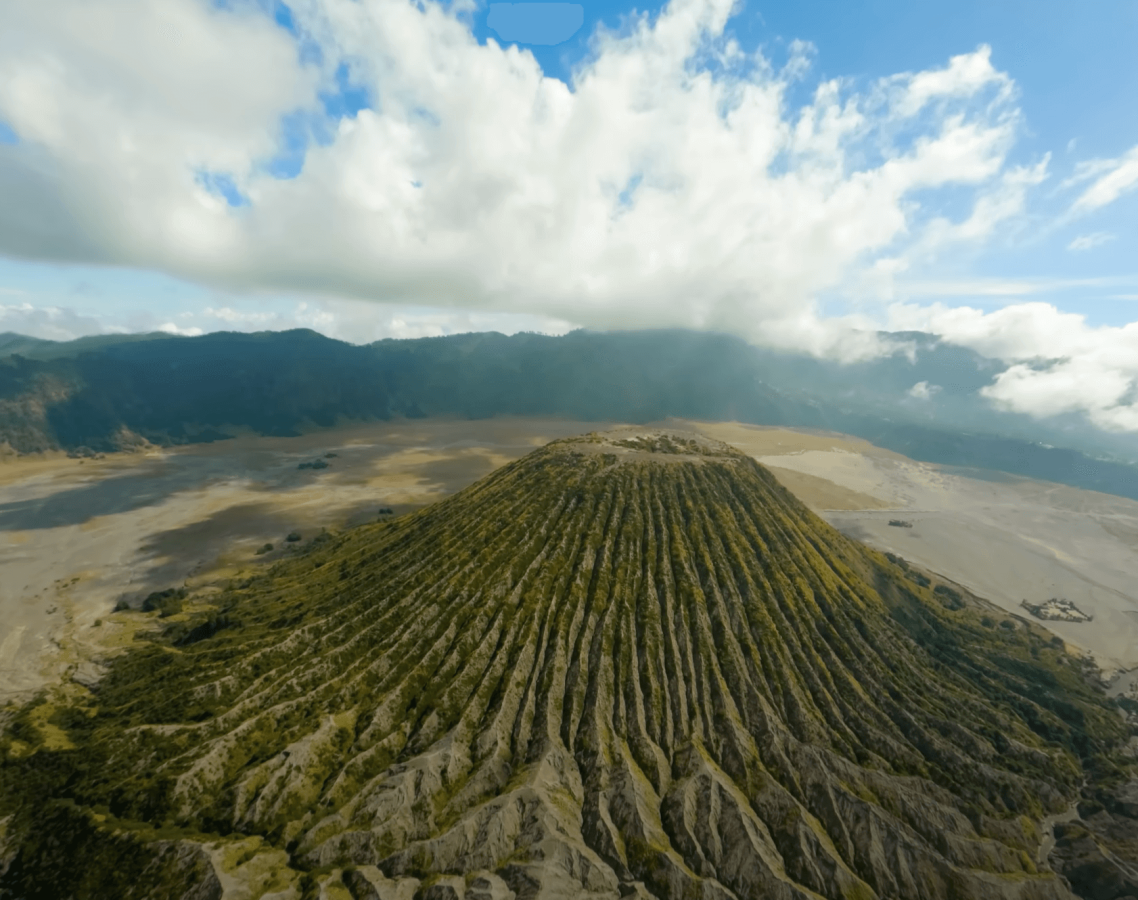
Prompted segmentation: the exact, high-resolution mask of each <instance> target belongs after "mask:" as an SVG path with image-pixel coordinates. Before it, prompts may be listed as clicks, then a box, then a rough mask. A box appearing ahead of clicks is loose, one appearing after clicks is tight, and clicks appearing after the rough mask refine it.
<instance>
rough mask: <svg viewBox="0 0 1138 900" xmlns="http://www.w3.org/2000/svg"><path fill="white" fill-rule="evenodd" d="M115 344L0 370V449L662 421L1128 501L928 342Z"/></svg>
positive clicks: (694, 339) (1108, 470)
mask: <svg viewBox="0 0 1138 900" xmlns="http://www.w3.org/2000/svg"><path fill="white" fill-rule="evenodd" d="M129 337H130V339H129V340H128V338H127V337H121V338H118V337H116V338H114V339H113V340H112V338H111V337H107V339H106V341H107V343H105V344H104V345H103V346H101V347H98V348H95V349H91V350H84V351H83V352H77V353H76V355H73V356H56V357H53V358H51V359H29V358H25V357H22V356H19V355H9V356H2V355H0V447H2V445H3V444H5V443H6V444H7V445H8V448H9V449H10V450H14V451H16V452H19V453H29V452H42V451H49V450H58V449H64V450H67V451H69V452H71V453H74V454H76V455H85V454H91V453H95V452H110V451H113V450H122V449H131V448H134V447H138V446H141V445H143V444H144V443H145V442H151V443H154V444H159V445H167V446H168V445H177V444H184V443H193V442H200V441H213V440H219V439H224V438H225V437H227V436H228V434H229V433H230V432H229V431H227V429H251V430H253V431H254V432H257V433H260V434H266V435H277V436H288V435H295V434H297V433H299V432H300V431H302V430H304V429H306V428H311V427H328V426H331V425H333V424H335V423H336V422H339V421H345V420H354V421H367V420H376V419H388V418H391V417H396V416H406V417H410V418H417V417H422V416H436V415H450V416H460V417H466V418H488V417H491V416H494V415H499V414H504V415H562V416H566V417H569V418H574V419H581V420H589V421H598V422H600V421H607V422H639V423H644V422H651V421H660V420H663V419H665V418H669V417H676V418H687V419H702V420H712V421H727V420H738V421H742V422H746V423H750V424H762V425H786V426H793V427H806V428H818V429H825V430H830V431H837V432H843V433H847V434H853V435H856V436H858V437H862V438H864V439H866V440H869V441H871V442H872V443H875V444H878V445H880V446H883V447H886V448H887V449H891V450H894V451H896V452H899V453H903V454H905V455H907V456H910V457H912V458H914V459H918V460H922V461H927V462H936V463H944V464H949V465H957V466H977V467H982V468H993V469H999V470H1001V471H1007V472H1011V473H1013V474H1017V475H1022V476H1026V477H1031V478H1037V479H1041V480H1046V481H1055V482H1060V483H1064V484H1070V485H1073V486H1075V487H1081V488H1087V489H1091V490H1099V491H1105V492H1107V493H1115V494H1119V495H1121V496H1126V497H1131V498H1135V499H1138V464H1131V463H1130V462H1127V461H1126V460H1131V461H1135V460H1138V445H1134V443H1133V441H1130V442H1129V443H1127V442H1126V441H1125V440H1124V439H1122V438H1119V437H1115V438H1111V437H1110V436H1109V435H1105V434H1102V435H1099V436H1098V437H1096V438H1095V439H1094V440H1093V441H1091V440H1090V439H1089V438H1087V437H1086V436H1085V434H1084V432H1086V429H1085V428H1083V429H1079V428H1074V424H1072V423H1070V422H1068V423H1065V424H1064V425H1063V427H1062V428H1052V427H1051V426H1045V425H1042V424H1031V423H1030V421H1029V420H1027V419H1025V418H1024V417H1016V416H1008V415H1005V414H999V413H997V412H995V411H993V410H991V409H990V408H988V405H987V404H986V403H985V402H982V401H980V400H979V399H978V394H977V393H976V391H977V390H978V388H979V386H982V385H983V383H985V381H986V380H987V379H988V378H990V376H991V374H992V373H991V372H988V371H987V370H985V371H984V372H981V371H980V369H981V368H983V366H982V365H981V364H982V363H983V360H982V358H980V357H977V356H976V354H972V353H971V352H970V351H965V350H963V349H961V348H953V347H945V346H942V345H941V344H939V343H936V342H935V341H932V339H931V338H930V339H929V340H926V341H924V342H923V343H921V345H920V347H919V348H918V351H917V353H918V357H919V365H920V367H923V368H920V367H914V363H911V362H909V361H908V359H907V358H905V357H891V358H888V359H885V360H879V361H876V362H872V363H861V364H851V365H849V366H842V365H839V364H837V363H828V362H825V361H821V360H814V359H812V358H808V357H802V356H795V355H793V354H786V353H778V352H775V351H763V350H759V349H758V348H756V347H753V346H751V345H749V344H747V343H745V342H744V341H742V340H740V339H738V338H732V337H728V336H725V335H716V334H706V333H695V332H680V331H649V332H616V333H594V332H572V333H570V334H568V335H565V336H563V337H550V336H546V335H537V334H524V333H523V334H518V335H513V336H510V337H507V336H505V335H500V334H495V333H487V334H469V335H455V336H449V337H439V338H423V339H414V340H405V341H404V340H384V341H379V342H376V343H375V344H371V345H366V346H355V345H350V344H345V343H343V342H339V341H334V340H332V339H330V338H326V337H323V336H322V335H319V334H317V333H315V332H311V331H296V332H280V333H277V332H262V333H256V334H244V333H236V332H219V333H216V334H211V335H204V336H201V337H169V336H166V337H163V336H160V335H158V336H156V335H148V336H129ZM930 342H931V343H930ZM61 352H62V350H60V348H55V349H54V350H52V353H61ZM930 354H931V355H930ZM985 365H986V364H985ZM978 367H979V368H978ZM919 377H926V378H928V377H936V378H937V379H939V381H940V382H942V383H943V384H942V387H944V390H942V391H940V392H938V393H937V394H936V395H935V397H933V398H931V399H929V400H927V401H917V400H914V399H913V398H912V397H910V396H908V393H907V391H908V387H907V386H908V385H910V384H911V382H912V381H913V380H916V379H917V378H919ZM954 385H955V386H954ZM1075 424H1077V423H1075ZM1072 428H1074V430H1071V429H1072ZM1080 435H1082V436H1080ZM1110 441H1113V442H1114V443H1112V444H1110V446H1109V448H1108V446H1107V445H1108V443H1109V442H1110ZM1041 442H1042V443H1041ZM1050 445H1055V446H1050ZM1072 447H1081V448H1082V450H1079V449H1072ZM1108 450H1109V452H1110V453H1113V454H1114V457H1113V458H1106V457H1107V455H1109V454H1108ZM1082 451H1087V452H1082ZM1088 453H1091V454H1092V455H1088ZM1097 457H1103V458H1097Z"/></svg>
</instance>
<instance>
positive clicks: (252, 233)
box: [0, 0, 1138, 430]
mask: <svg viewBox="0 0 1138 900" xmlns="http://www.w3.org/2000/svg"><path fill="white" fill-rule="evenodd" d="M732 7H733V3H732V0H673V2H672V3H671V4H670V5H669V6H668V7H667V8H666V9H665V10H664V12H663V13H661V14H660V15H659V16H657V17H655V18H651V19H650V18H646V17H641V18H635V19H633V20H631V21H630V22H628V23H627V25H626V27H624V28H623V29H622V30H621V31H619V32H609V31H603V30H602V31H599V32H598V33H597V34H596V35H595V36H594V38H593V45H592V47H593V49H592V54H591V56H590V58H589V59H588V60H586V61H585V62H583V63H582V64H581V65H580V66H579V67H578V68H577V70H576V72H575V74H574V78H573V80H572V84H571V85H566V84H565V83H563V82H561V81H559V80H556V79H551V78H548V77H545V76H544V75H543V74H542V72H541V69H540V67H539V66H538V64H537V63H536V61H535V60H534V58H533V57H532V56H531V55H530V54H529V53H527V52H525V51H523V50H519V49H518V48H516V47H502V46H499V45H498V44H496V43H495V42H493V41H488V42H487V43H486V44H485V45H481V44H479V43H478V42H477V41H476V40H475V38H474V37H473V35H472V33H471V29H470V27H469V24H468V17H469V10H467V9H466V7H465V6H463V5H462V4H457V5H456V6H455V7H453V8H445V7H443V6H440V5H438V4H437V3H433V2H424V3H408V2H404V0H296V2H293V3H291V4H290V12H289V15H288V17H286V18H283V19H282V20H281V22H283V24H282V23H281V22H277V21H274V20H273V18H272V17H270V16H268V15H266V14H265V12H264V10H263V9H262V8H261V4H258V3H254V2H251V0H250V2H230V3H228V4H224V5H221V4H211V3H208V2H205V0H165V2H163V3H161V4H154V3H151V2H146V0H104V2H102V3H99V4H90V3H87V2H84V0H59V2H57V3H53V4H43V3H42V2H37V0H10V2H8V3H6V4H5V5H4V9H3V11H2V12H0V120H2V121H3V122H4V123H6V125H7V126H8V127H9V128H10V130H11V132H12V133H13V134H14V135H15V136H16V140H15V142H14V143H5V144H0V195H2V196H5V197H6V198H9V199H8V202H6V203H4V204H2V205H0V254H5V255H9V256H14V257H21V258H27V259H39V260H59V261H65V262H87V263H96V264H110V265H119V266H131V267H144V268H153V269H159V270H162V271H165V272H169V273H171V274H174V275H177V276H179V277H183V278H187V279H190V280H193V281H196V282H199V283H205V284H210V285H215V286H217V287H219V288H222V289H224V290H226V291H232V292H241V291H274V292H282V291H283V292H293V293H303V292H311V293H313V294H317V295H323V296H339V297H345V298H354V299H356V300H359V299H372V300H379V301H383V302H387V303H399V304H417V305H423V306H430V307H438V308H459V309H463V310H468V311H478V312H479V313H491V314H527V315H531V316H541V317H549V318H551V319H553V320H558V321H564V322H572V323H576V324H580V325H585V326H590V327H597V328H611V327H632V326H641V327H643V326H659V325H666V326H679V327H694V328H711V329H717V330H724V331H729V332H733V333H736V334H740V335H742V336H744V337H746V338H748V339H750V340H753V341H755V342H758V343H764V344H771V345H776V346H781V347H789V348H795V349H801V350H805V351H808V352H811V353H815V354H820V355H831V356H839V357H843V358H857V357H859V356H865V355H867V354H872V353H876V352H880V351H881V349H882V348H881V347H879V346H878V345H877V342H876V341H875V340H874V339H873V338H872V337H869V336H867V335H871V334H872V331H873V328H874V327H875V326H876V325H878V324H882V322H883V320H884V319H885V318H886V310H887V307H888V303H887V301H886V299H885V298H890V297H895V296H900V295H903V292H902V294H899V293H898V287H897V282H898V279H899V278H901V277H905V276H906V275H907V274H912V273H914V272H917V271H920V269H921V267H922V266H923V265H924V264H925V263H926V262H927V261H928V260H930V259H935V258H937V257H938V255H941V254H944V253H946V252H950V251H951V250H952V249H953V248H956V247H960V246H964V245H975V244H977V243H980V242H983V241H985V240H989V239H991V238H992V237H993V235H994V234H996V233H997V231H998V230H1000V229H1003V228H1006V227H1008V225H1009V223H1012V222H1015V221H1016V220H1017V219H1018V218H1020V217H1022V216H1023V214H1024V211H1025V205H1026V198H1027V197H1028V194H1029V192H1030V191H1031V190H1032V189H1033V188H1035V187H1036V186H1037V185H1039V184H1040V183H1041V182H1042V181H1043V180H1044V179H1045V178H1046V177H1047V173H1048V165H1049V160H1048V159H1047V158H1046V157H1044V158H1041V159H1037V160H1033V161H1031V162H1030V163H1027V164H1013V163H1012V162H1011V161H1010V152H1011V149H1012V146H1013V144H1014V141H1015V138H1016V134H1017V131H1018V129H1019V127H1020V112H1019V109H1018V107H1017V105H1016V88H1015V85H1014V83H1013V82H1012V80H1011V79H1010V78H1009V76H1008V75H1007V74H1005V73H1003V72H1000V71H999V70H998V69H996V68H995V67H994V66H993V64H992V61H991V55H990V52H989V49H988V48H987V47H980V48H978V49H976V50H975V51H974V52H972V53H967V54H964V55H961V56H957V57H954V58H952V59H951V60H949V61H948V62H947V64H946V65H944V66H943V67H941V68H934V69H931V70H928V71H922V72H909V73H900V74H897V75H894V76H892V77H889V78H885V79H881V80H878V81H876V82H873V83H871V84H867V85H853V84H850V83H846V82H843V81H840V80H832V81H826V82H822V83H819V84H817V85H816V86H814V88H813V90H812V92H811V93H810V94H809V99H808V100H807V101H806V102H804V103H800V104H798V105H795V104H794V103H792V102H791V101H790V99H789V98H790V97H791V96H797V94H796V93H795V92H800V91H801V90H802V88H803V84H804V83H805V82H804V81H803V79H804V78H805V77H806V76H807V74H808V72H809V70H810V55H811V52H812V51H811V48H810V47H808V46H807V45H795V46H794V47H793V48H792V50H791V52H790V54H789V58H788V59H787V60H786V61H785V62H783V63H781V64H779V65H775V63H774V62H772V61H771V60H770V59H768V58H766V57H764V56H762V55H761V54H759V53H751V52H745V51H744V50H742V49H741V48H740V46H739V45H738V44H737V43H736V41H735V40H734V39H733V38H732V37H731V34H730V28H729V21H730V18H731V15H732ZM278 18H280V17H278ZM1135 152H1138V150H1136V151H1132V152H1131V153H1130V154H1128V155H1125V156H1123V157H1120V158H1119V159H1116V160H1098V161H1093V162H1091V163H1088V164H1087V165H1085V166H1084V167H1083V168H1081V169H1080V170H1079V172H1078V175H1077V179H1076V181H1075V182H1074V183H1073V184H1072V185H1070V186H1069V187H1068V190H1070V191H1072V192H1073V196H1074V199H1073V200H1072V206H1071V209H1070V214H1071V215H1082V214H1086V213H1088V212H1090V211H1093V210H1094V209H1097V208H1099V207H1101V206H1103V205H1105V204H1108V203H1110V202H1113V201H1114V200H1115V199H1117V198H1118V197H1120V196H1121V195H1122V194H1124V193H1125V192H1127V191H1129V190H1130V189H1131V188H1133V187H1134V186H1135V185H1136V184H1138V178H1135V177H1134V173H1135V172H1136V171H1138V170H1136V169H1135V168H1134V159H1133V157H1134V153H1135ZM961 197H963V198H964V203H963V206H961V205H960V204H961ZM949 198H951V202H949ZM948 208H954V209H961V210H962V211H961V212H959V213H958V214H956V215H955V216H949V215H946V214H945V213H944V210H945V209H948ZM838 291H841V292H842V293H843V295H848V296H855V297H856V298H858V299H859V300H860V301H862V303H863V304H866V303H868V304H870V305H869V306H863V308H864V309H865V310H866V311H865V312H863V313H861V314H859V315H846V316H832V317H828V316H826V315H825V314H824V313H823V308H822V306H821V305H820V303H819V301H820V299H822V298H826V297H833V296H834V295H835V293H836V292H838ZM874 304H876V305H874ZM888 320H889V322H890V323H891V324H894V325H899V324H901V323H905V322H907V323H909V324H910V325H912V326H914V327H916V326H917V325H919V326H920V327H924V328H927V329H928V330H932V331H936V332H938V333H940V334H943V335H945V336H946V338H948V339H949V340H953V341H957V342H961V343H966V344H969V345H970V346H974V347H976V348H977V349H981V352H984V351H983V350H982V348H983V347H985V346H987V347H989V348H990V349H991V351H992V352H991V353H990V355H995V356H1000V357H1001V358H1004V359H1008V360H1011V361H1017V365H1015V366H1013V367H1012V368H1011V369H1010V370H1009V371H1008V372H1006V373H1005V374H1004V375H1002V376H1001V377H1000V379H999V380H998V381H997V382H996V383H995V384H993V385H992V386H991V388H989V391H988V393H989V396H990V397H991V398H992V399H993V400H994V401H996V402H999V403H1002V404H1005V405H1007V406H1008V407H1009V408H1012V409H1017V410H1020V411H1025V412H1030V413H1033V414H1037V415H1046V414H1051V413H1054V412H1065V411H1072V410H1081V411H1084V412H1086V413H1087V414H1088V415H1089V416H1090V417H1091V419H1092V421H1094V422H1095V423H1096V424H1098V425H1100V426H1102V427H1105V428H1112V429H1135V430H1138V405H1135V398H1134V387H1133V385H1134V383H1135V380H1136V379H1138V352H1135V331H1134V329H1133V327H1127V328H1121V329H1119V328H1115V329H1093V328H1089V327H1087V326H1086V325H1085V323H1083V322H1082V321H1081V320H1078V317H1071V316H1066V315H1064V314H1062V313H1060V312H1058V311H1057V310H1055V309H1054V308H1053V307H1048V306H1042V305H1039V304H1022V305H1018V306H1012V307H1009V308H1006V309H1004V310H1002V311H1000V312H996V313H988V314H985V313H982V312H980V311H977V310H973V309H955V310H953V309H948V308H945V307H942V306H938V305H933V306H929V307H917V306H913V305H911V304H900V305H897V304H894V305H893V308H892V310H891V311H889V312H888ZM170 324H171V327H172V328H184V327H185V326H182V325H180V324H178V323H176V322H172V323H170ZM1033 340H1034V341H1035V343H1031V341H1033ZM1037 359H1039V360H1046V361H1045V362H1031V360H1037ZM1087 385H1090V387H1089V388H1088V387H1086V386H1087Z"/></svg>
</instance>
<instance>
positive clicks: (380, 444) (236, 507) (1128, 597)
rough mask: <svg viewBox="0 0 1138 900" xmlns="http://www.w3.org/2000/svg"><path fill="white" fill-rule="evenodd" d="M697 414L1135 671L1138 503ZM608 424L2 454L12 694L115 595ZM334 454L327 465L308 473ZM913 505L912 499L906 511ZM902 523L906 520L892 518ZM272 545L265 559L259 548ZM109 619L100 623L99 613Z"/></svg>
mask: <svg viewBox="0 0 1138 900" xmlns="http://www.w3.org/2000/svg"><path fill="white" fill-rule="evenodd" d="M671 424H675V425H679V424H686V425H687V426H689V427H695V428H699V429H700V430H702V431H704V432H705V433H707V434H708V435H709V436H712V437H716V438H719V439H720V440H725V441H727V442H728V443H731V444H733V445H735V446H737V447H739V448H740V449H742V450H744V451H745V452H747V453H750V454H751V455H753V456H755V457H756V458H757V459H759V460H760V461H761V462H763V463H764V464H766V465H768V466H770V467H771V468H772V470H773V471H774V472H775V474H776V475H777V476H778V477H779V478H780V479H781V480H782V481H783V483H784V484H785V485H786V486H787V487H788V488H789V489H790V490H791V491H793V492H794V493H795V494H797V495H798V496H799V497H800V498H801V499H802V500H804V501H805V502H806V503H808V504H809V505H810V506H812V507H813V508H814V509H816V510H817V511H819V512H820V513H821V514H822V515H823V516H824V517H825V518H826V519H828V520H829V521H830V522H831V523H833V524H834V525H836V526H837V527H838V528H840V529H842V530H843V531H845V532H846V533H847V534H850V535H852V536H854V537H857V538H859V539H861V540H865V541H866V542H868V543H869V544H871V545H873V546H875V547H879V548H881V549H887V550H891V551H893V552H896V553H898V554H900V555H902V556H904V557H906V558H907V559H910V560H912V561H913V562H915V563H917V564H919V565H922V566H925V567H926V568H928V569H931V570H933V571H935V572H937V573H939V574H941V575H943V576H945V577H947V578H949V579H951V580H953V581H955V582H957V583H959V584H962V585H964V586H965V587H967V588H969V589H971V590H973V591H974V592H975V593H977V594H979V595H981V596H984V597H987V598H988V599H990V600H992V601H993V602H995V603H997V604H999V605H1001V606H1003V607H1004V608H1005V609H1007V610H1008V611H1009V612H1014V613H1017V614H1021V615H1025V613H1024V611H1023V610H1022V609H1020V607H1019V603H1020V601H1021V600H1022V599H1028V600H1032V601H1037V600H1040V599H1047V598H1048V597H1051V596H1062V597H1066V598H1067V599H1070V600H1073V601H1075V602H1076V603H1077V604H1078V605H1079V607H1080V608H1082V609H1083V610H1085V611H1086V612H1088V613H1091V614H1093V615H1094V621H1092V622H1089V623H1084V624H1066V623H1048V624H1049V627H1052V628H1053V630H1054V631H1056V632H1057V633H1058V634H1060V635H1061V636H1062V637H1063V638H1064V639H1065V640H1067V641H1069V642H1070V643H1072V644H1074V645H1076V646H1079V647H1082V648H1084V649H1086V650H1088V651H1090V652H1093V653H1094V654H1095V655H1096V656H1097V657H1098V658H1099V660H1100V662H1101V663H1102V664H1103V665H1104V666H1105V667H1106V668H1108V669H1113V670H1118V669H1129V668H1134V667H1138V579H1136V578H1135V575H1138V503H1136V502H1133V501H1129V500H1123V499H1121V498H1117V497H1111V496H1108V495H1105V494H1096V493H1092V492H1087V491H1079V490H1076V489H1074V488H1067V487H1062V486H1058V485H1052V484H1044V483H1041V482H1034V481H1029V480H1027V479H1019V478H1013V477H1011V476H1000V475H996V474H994V473H987V472H975V471H962V470H950V469H947V468H944V467H939V466H933V465H927V464H923V463H916V462H913V461H911V460H908V459H906V458H905V457H902V456H898V455H897V454H894V453H890V452H888V451H885V450H881V449H879V448H876V447H874V446H872V445H871V444H868V443H866V442H865V441H860V440H857V439H854V438H848V437H845V436H842V435H829V434H821V433H817V432H806V431H791V430H786V429H778V428H760V427H754V426H745V425H739V424H735V423H715V424H709V423H671ZM603 427H606V426H604V425H603V424H601V423H587V422H575V421H569V420H562V419H522V418H496V419H490V420H482V421H465V420H461V421H460V420H418V421H400V422H387V423H374V424H369V425H358V426H352V427H347V428H339V429H329V430H324V431H317V432H313V433H311V434H307V435H304V436H303V437H298V438H261V437H246V438H239V439H235V440H229V441H223V442H220V443H217V444H211V445H204V446H195V447H186V448H179V449H175V450H168V451H161V452H153V453H150V454H136V455H121V456H114V457H108V458H106V459H102V460H87V461H85V462H83V463H79V462H78V461H76V460H70V459H65V458H56V459H32V460H29V459H21V460H16V461H8V462H4V463H0V701H2V700H3V699H4V698H6V697H7V698H18V697H23V696H27V695H28V694H29V693H30V692H32V691H35V690H37V689H39V688H41V687H43V686H45V685H47V684H50V683H53V682H57V681H59V680H66V679H68V678H71V677H78V678H79V680H85V676H86V675H91V674H93V672H92V664H91V663H90V662H89V661H88V660H89V659H90V657H92V656H93V655H98V654H99V653H103V652H106V650H107V649H108V648H113V647H114V646H115V645H121V644H123V643H125V642H127V641H129V640H130V639H131V638H132V636H133V631H134V630H136V629H137V628H138V627H139V618H140V617H138V616H121V615H119V616H115V615H110V611H111V609H112V608H113V606H114V604H115V602H116V601H117V600H118V599H120V598H122V597H126V598H128V599H134V600H135V601H137V599H138V598H140V597H142V596H145V594H146V593H148V592H149V591H152V590H158V589H162V588H166V587H171V586H177V585H181V584H185V583H189V584H190V585H191V586H200V585H205V584H208V583H209V582H210V581H215V580H217V579H218V578H224V577H233V576H235V575H238V574H239V573H240V572H242V571H252V570H253V569H254V568H255V567H256V566H257V565H258V564H261V563H262V562H267V561H270V560H271V559H273V558H274V557H275V555H277V554H280V553H282V552H287V551H286V550H284V549H282V542H283V539H284V537H285V535H286V534H287V533H288V532H290V531H292V530H297V531H299V532H301V534H302V535H303V536H304V537H305V538H308V537H311V536H312V535H314V534H315V533H317V532H318V531H319V530H320V529H321V528H324V527H327V528H336V527H342V526H343V525H346V524H351V523H353V522H358V521H364V520H371V519H374V518H375V517H376V515H377V513H378V510H379V509H380V508H381V507H391V508H393V509H394V510H395V511H396V512H397V513H398V512H403V511H406V510H410V509H413V508H416V507H418V506H421V505H423V504H426V503H430V502H433V501H435V500H437V499H439V498H441V497H443V496H445V495H447V494H449V493H452V492H453V491H456V490H458V489H460V488H462V487H464V486H465V485H467V484H469V483H471V482H472V481H475V480H476V479H478V478H480V477H482V476H483V475H486V474H487V473H489V472H490V471H492V470H493V469H495V468H496V467H498V466H500V465H502V464H504V463H506V462H508V461H510V460H513V459H516V458H518V457H520V456H522V455H524V454H525V453H527V452H529V451H530V450H532V449H533V448H535V447H537V446H540V445H541V444H544V443H546V442H547V441H549V440H553V439H554V438H557V437H563V436H568V435H573V434H580V433H583V432H586V431H591V430H595V429H599V428H603ZM325 453H335V454H337V455H336V456H335V457H334V458H330V459H328V460H327V461H328V462H329V464H330V465H329V468H327V469H323V470H298V469H297V465H298V464H299V463H300V462H303V461H307V460H312V459H316V458H322V457H323V455H324V454H325ZM899 511H900V512H899ZM891 518H904V519H906V520H908V521H911V522H912V523H913V527H912V528H895V527H890V526H889V525H888V521H889V519H891ZM266 542H272V543H274V544H275V545H276V547H277V549H276V550H274V551H273V553H272V554H267V555H265V556H263V557H258V556H255V555H254V551H255V550H256V548H257V547H259V546H261V545H262V544H264V543H266ZM97 621H98V622H99V623H100V624H98V625H96V622H97Z"/></svg>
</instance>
